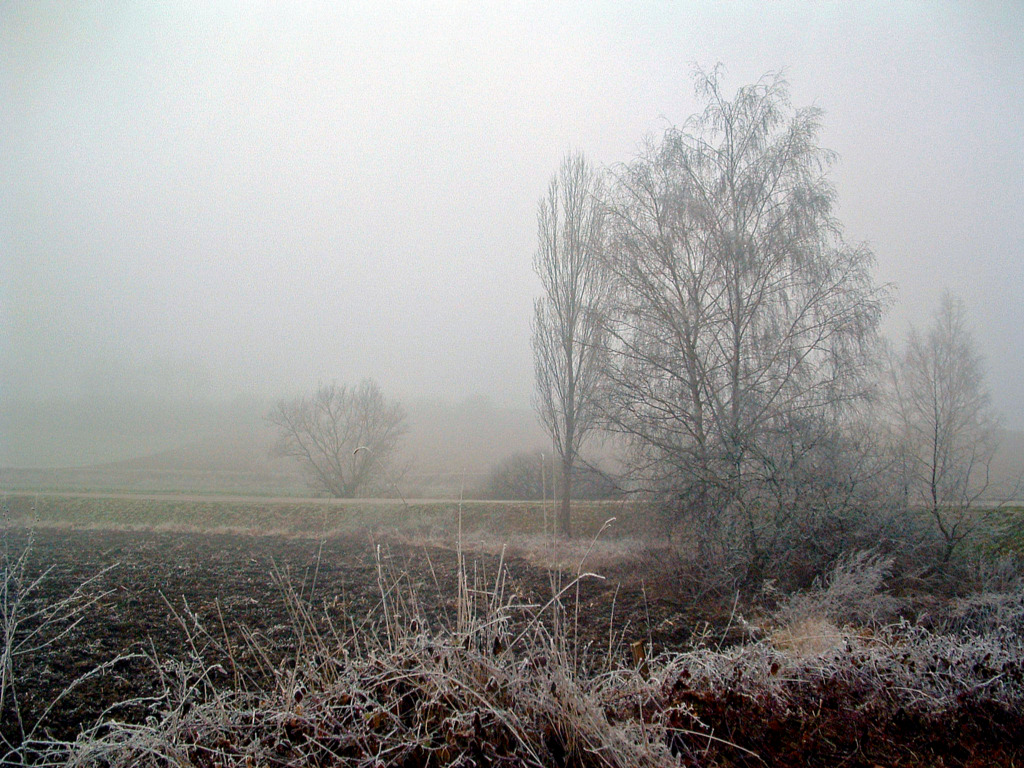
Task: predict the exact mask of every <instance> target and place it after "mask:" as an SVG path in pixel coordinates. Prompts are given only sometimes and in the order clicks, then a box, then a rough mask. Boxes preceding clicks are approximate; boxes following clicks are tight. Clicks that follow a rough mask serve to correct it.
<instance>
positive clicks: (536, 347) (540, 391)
mask: <svg viewBox="0 0 1024 768" xmlns="http://www.w3.org/2000/svg"><path fill="white" fill-rule="evenodd" d="M601 238H602V214H601V203H600V178H599V176H598V174H597V173H596V172H595V170H594V169H593V168H592V167H591V166H590V164H589V163H588V162H587V161H586V159H585V158H584V157H583V156H582V155H580V154H573V155H568V156H566V158H565V159H564V160H563V162H562V165H561V167H560V168H559V170H558V173H556V174H555V176H554V177H553V178H552V179H551V183H550V184H549V186H548V194H547V197H545V198H543V199H542V200H541V201H540V204H539V206H538V210H537V252H536V255H535V256H534V260H533V266H534V270H535V271H536V273H537V275H538V276H539V277H540V280H541V283H542V284H543V286H544V295H543V296H542V297H541V298H539V299H537V300H536V302H535V303H534V320H533V359H534V371H535V374H536V398H535V401H534V402H535V405H536V408H537V413H538V414H539V415H540V419H541V421H542V422H543V424H544V426H545V428H546V429H547V431H548V433H549V434H550V435H551V440H552V442H553V443H554V446H555V450H556V451H557V453H558V456H559V459H560V460H561V465H562V466H561V470H562V471H561V472H560V473H559V488H558V496H559V508H558V514H557V515H556V528H557V532H558V534H559V535H561V536H564V537H568V536H571V535H572V520H571V496H572V485H573V472H574V467H575V465H576V460H577V458H578V456H579V451H580V447H581V446H582V444H583V442H584V440H585V439H586V437H587V435H588V433H589V432H590V431H591V430H592V429H593V427H594V425H595V420H596V417H597V408H596V403H595V396H596V393H597V389H598V385H599V376H600V372H601V365H600V355H601V350H602V348H603V343H602V340H601V333H602V330H601V329H602V320H601V313H602V311H603V304H604V301H605V300H606V298H607V285H608V281H607V279H606V275H605V273H604V271H603V270H602V269H601V265H600V263H599V258H598V256H599V254H598V251H599V249H600V246H601Z"/></svg>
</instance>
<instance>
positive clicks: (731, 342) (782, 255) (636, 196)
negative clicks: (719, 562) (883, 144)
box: [604, 70, 885, 556]
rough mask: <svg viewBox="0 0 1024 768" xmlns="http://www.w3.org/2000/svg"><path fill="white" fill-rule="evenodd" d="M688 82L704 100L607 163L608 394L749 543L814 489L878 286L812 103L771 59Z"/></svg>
mask: <svg viewBox="0 0 1024 768" xmlns="http://www.w3.org/2000/svg"><path fill="white" fill-rule="evenodd" d="M696 86H697V87H696V91H697V95H698V97H699V98H700V99H701V100H702V101H703V103H704V109H703V111H702V112H701V113H699V114H697V115H695V116H694V117H692V118H691V119H690V120H688V121H687V122H686V123H685V124H684V125H683V127H682V128H670V129H668V130H667V131H666V132H665V134H664V135H663V136H662V137H661V140H660V141H658V142H655V141H651V142H648V145H647V146H646V148H645V149H644V151H643V152H642V154H641V155H640V156H639V157H638V158H637V159H636V160H635V161H634V162H632V163H630V164H628V165H625V166H622V167H620V168H618V169H617V170H616V172H615V177H616V179H615V183H614V186H613V188H612V194H611V196H610V201H609V207H608V220H607V226H608V230H609V237H608V247H607V248H606V251H605V259H604V263H605V265H606V266H607V268H608V270H609V271H610V272H611V273H612V274H613V275H614V281H615V290H614V296H615V302H614V311H613V312H612V313H611V314H610V318H611V320H610V322H609V325H608V332H609V334H610V338H611V341H610V344H609V346H610V350H611V353H612V354H611V355H610V358H609V359H610V363H611V364H610V365H609V368H608V377H609V385H608V389H607V392H608V400H607V406H606V407H607V414H608V417H609V418H610V420H611V422H612V424H613V425H614V427H615V428H616V429H618V430H619V431H621V432H622V433H624V434H625V435H626V436H627V437H628V439H629V441H630V444H631V449H632V459H633V464H634V467H635V469H636V470H637V472H638V474H639V475H641V476H642V477H643V478H645V480H646V482H647V483H649V484H650V486H651V487H653V488H656V489H660V490H666V491H670V492H671V495H672V497H673V498H675V499H676V500H677V503H678V505H679V511H680V512H681V513H690V514H693V515H696V516H698V517H699V527H700V529H701V530H704V531H705V532H707V533H709V535H710V534H711V533H713V532H715V531H718V534H717V536H718V539H717V540H718V541H720V542H722V543H723V546H725V547H739V546H742V544H743V543H745V544H746V547H747V549H748V550H749V554H751V555H754V556H760V555H763V554H764V552H765V548H764V546H763V545H764V543H765V541H766V538H770V537H771V536H774V535H775V534H776V533H777V532H778V530H779V529H780V526H781V524H782V523H784V522H786V521H787V520H788V519H789V518H790V517H791V516H792V515H793V514H794V510H795V509H797V508H798V507H797V506H794V505H795V504H797V503H800V504H803V505H805V507H806V508H811V507H812V506H813V505H815V504H818V505H820V504H824V503H825V502H824V501H820V499H821V497H822V493H824V492H825V491H826V489H827V483H826V482H824V478H823V481H822V482H821V483H817V484H814V482H813V481H814V478H815V477H816V475H817V473H816V472H813V471H810V467H813V466H820V467H822V468H824V469H829V468H830V466H831V465H832V464H833V462H831V461H830V460H827V459H826V458H823V454H824V452H825V451H832V450H835V449H836V448H837V446H839V445H840V444H841V435H842V422H843V420H844V419H846V418H847V417H848V415H849V414H850V413H851V409H853V410H855V409H854V406H855V405H856V404H857V403H858V402H859V401H861V400H862V399H863V398H864V397H865V396H866V395H867V394H868V391H869V388H870V385H869V377H867V376H866V375H865V372H866V370H867V366H868V365H869V362H870V359H871V349H872V346H873V341H874V339H875V336H876V331H877V327H878V324H879V321H880V317H881V314H882V310H883V305H884V298H885V295H884V291H881V290H879V289H878V288H876V286H875V285H874V284H873V282H872V278H871V266H872V263H873V257H872V254H871V253H870V252H869V251H868V250H867V249H866V248H864V247H857V246H851V245H848V244H847V243H846V242H845V241H844V240H843V237H842V232H841V228H840V225H839V223H838V222H837V221H836V219H835V218H834V215H833V201H834V198H835V193H834V190H833V188H832V186H831V184H830V183H829V181H828V179H827V169H828V166H829V165H830V163H831V162H832V160H833V156H832V154H831V153H830V152H828V151H827V150H825V149H822V148H821V147H820V146H819V143H818V138H819V133H820V129H821V128H820V118H821V113H820V112H819V110H817V109H814V108H805V109H794V108H793V107H792V106H791V104H790V100H789V91H788V86H787V84H786V82H785V80H784V79H783V78H782V77H781V76H777V75H766V76H765V77H764V78H762V79H761V80H760V81H758V82H757V83H755V84H753V85H750V86H747V87H744V88H741V89H740V90H739V91H738V92H737V93H736V94H735V96H734V97H733V98H731V99H729V98H727V97H726V95H725V94H724V93H723V90H722V86H721V84H720V77H719V72H718V71H717V70H715V71H712V72H698V73H697V75H696ZM830 476H831V475H830ZM812 495H814V496H815V497H816V499H817V500H814V501H812V500H811V499H810V498H809V497H810V496H812ZM726 524H727V525H728V526H730V529H729V530H720V531H719V530H718V529H719V528H720V527H721V526H722V525H726Z"/></svg>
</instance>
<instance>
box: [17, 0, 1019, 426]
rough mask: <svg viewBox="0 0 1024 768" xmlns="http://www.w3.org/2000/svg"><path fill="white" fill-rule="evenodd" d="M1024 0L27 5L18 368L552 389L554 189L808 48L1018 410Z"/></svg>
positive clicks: (197, 392) (879, 231)
mask: <svg viewBox="0 0 1024 768" xmlns="http://www.w3.org/2000/svg"><path fill="white" fill-rule="evenodd" d="M1022 8H1024V5H1021V4H1018V3H1015V2H1007V3H1005V4H998V3H984V2H962V3H961V2H957V3H952V2H951V3H935V2H933V3H909V2H908V3H891V2H878V3H872V2H866V3H865V2H857V3H837V4H832V3H786V2H766V3H739V2H737V3H686V2H646V3H636V2H630V3H595V2H585V3H582V2H581V3H571V4H570V3H564V4H560V3H552V2H543V3H536V4H525V3H512V2H500V3H481V2H465V3H422V4H421V3H406V2H400V3H398V2H396V3H393V4H387V3H381V2H372V3H371V2H367V3H354V2H353V3H323V4H319V3H318V4H315V5H313V4H310V5H304V4H301V3H292V2H288V3H280V4H272V3H252V2H238V3H220V2H209V1H204V2H200V3H195V4H189V3H173V4H157V3H96V4H90V3H81V4H72V3H52V4H51V3H45V2H26V3H17V4H15V3H4V4H3V5H2V6H0V30H2V32H0V89H2V90H0V312H2V315H0V321H2V324H0V355H2V357H0V361H2V362H0V366H2V367H0V376H2V381H0V386H2V391H3V395H4V396H5V397H7V398H8V399H9V400H11V401H13V400H16V399H20V398H24V397H36V398H39V397H44V398H51V397H52V398H70V399H77V398H82V397H88V396H93V395H96V394H98V393H126V394H157V395H160V394H171V395H175V396H197V397H229V398H230V397H236V396H239V395H256V396H260V397H272V396H276V395H279V394H289V393H294V392H298V391H301V390H305V389H308V388H310V387H312V386H313V385H315V384H316V382H317V381H319V380H331V379H337V380H340V381H353V380H356V379H359V378H361V377H363V376H373V377H375V378H377V379H378V380H379V381H380V382H381V384H382V385H383V386H384V388H385V389H386V390H388V391H390V392H393V393H395V394H397V395H400V396H403V397H407V398H408V397H413V396H417V395H426V396H430V397H439V398H446V399H450V400H459V399H461V398H464V397H467V396H471V395H474V394H480V393H487V394H488V395H489V396H490V397H491V398H492V399H493V401H494V402H496V403H499V404H507V405H513V406H523V407H526V406H528V404H529V402H530V393H531V388H532V363H531V354H530V341H529V338H530V333H529V324H530V316H531V311H532V299H533V297H534V296H535V295H536V294H537V292H538V283H537V281H536V279H535V277H534V275H533V273H532V271H531V258H532V254H533V252H534V248H535V239H536V205H537V200H538V198H539V197H540V196H541V195H542V194H543V193H544V190H545V187H546V184H547V181H548V179H549V177H550V176H551V174H552V173H553V172H554V171H555V170H556V168H557V166H558V164H559V161H560V159H561V157H562V155H563V154H564V153H565V152H566V151H567V150H570V149H579V150H582V151H584V152H585V153H587V154H588V155H589V156H590V158H591V159H592V160H593V161H594V162H595V163H597V164H599V165H607V164H613V163H616V162H621V161H626V160H629V159H630V158H631V157H633V156H634V154H635V153H636V151H637V148H638V145H639V143H640V142H641V140H642V139H643V138H644V136H645V135H657V134H659V133H660V132H661V131H663V130H664V128H665V127H666V126H668V125H672V124H680V123H682V122H683V121H684V120H685V119H686V118H687V117H688V116H689V115H690V114H691V113H692V112H693V111H694V110H695V109H696V106H697V105H696V101H695V99H694V97H693V89H692V84H691V82H692V81H691V77H690V72H691V69H692V65H693V63H694V62H696V63H698V64H700V65H703V66H707V67H710V66H713V65H714V64H715V63H716V62H719V61H720V62H722V63H723V64H724V65H725V70H726V78H725V82H726V87H727V89H728V90H729V91H733V90H735V88H737V87H739V86H741V85H744V84H747V83H750V82H752V81H754V80H756V79H757V78H758V77H759V76H760V75H761V74H763V73H764V72H766V71H768V70H775V69H779V68H783V67H784V68H785V69H786V72H787V77H788V79H789V82H790V83H791V87H792V97H793V101H794V103H795V104H796V105H798V106H803V105H809V104H814V105H817V106H819V107H821V108H822V109H823V110H824V112H825V118H824V122H825V131H824V135H823V143H824V144H825V145H826V146H827V147H829V148H830V149H833V150H835V151H836V152H838V153H839V155H840V158H841V161H840V163H839V165H837V166H836V168H835V169H834V171H833V179H834V182H835V185H836V187H837V190H838V194H839V211H838V212H839V215H840V218H841V219H842V221H843V222H844V224H845V227H846V235H847V238H848V239H849V240H851V241H854V242H858V241H867V242H868V243H869V244H870V246H871V247H872V249H873V250H874V252H875V254H876V256H877V261H878V265H877V276H878V279H879V281H880V282H888V281H892V282H894V283H896V284H898V288H899V291H898V294H897V295H898V300H899V303H898V305H897V306H896V307H895V308H894V310H893V312H892V314H891V317H890V318H889V320H888V321H887V326H886V327H887V329H888V330H889V332H890V333H891V334H892V335H894V336H896V337H898V335H899V334H900V333H902V331H903V329H904V328H905V325H906V323H907V322H908V320H912V319H915V318H916V319H917V320H918V321H919V322H921V323H922V324H923V323H924V322H926V321H927V317H926V315H927V313H929V312H931V310H932V309H933V307H934V306H935V305H936V302H937V300H938V297H939V295H940V293H941V291H942V289H943V288H944V287H949V288H951V289H952V290H953V291H955V292H956V293H958V294H959V295H960V296H961V297H962V298H963V299H964V300H965V301H966V303H967V305H968V307H969V310H970V315H971V318H972V321H973V323H974V326H975V329H976V335H977V338H978V340H979V343H980V346H981V348H982V350H983V352H984V354H985V355H986V359H987V367H988V371H989V380H990V384H991V388H992V391H993V394H994V399H995V403H996V405H997V407H998V409H999V410H1000V411H1001V412H1002V414H1003V416H1004V418H1005V421H1006V422H1007V424H1009V425H1010V426H1016V427H1024V405H1022V404H1024V355H1022V350H1024V322H1022V311H1021V308H1022V306H1024V248H1022V246H1024V138H1022V137H1024V11H1022V10H1021V9H1022Z"/></svg>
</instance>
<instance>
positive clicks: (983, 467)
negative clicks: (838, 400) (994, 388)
mask: <svg viewBox="0 0 1024 768" xmlns="http://www.w3.org/2000/svg"><path fill="white" fill-rule="evenodd" d="M895 381H896V394H897V415H898V422H899V427H900V433H899V434H900V458H901V459H902V466H903V474H904V481H905V483H906V489H907V495H908V499H907V500H908V503H910V504H911V505H916V506H922V507H924V508H925V509H927V510H928V512H929V513H930V514H931V516H932V518H933V519H934V521H935V524H936V526H937V527H938V529H939V532H940V533H941V534H942V537H943V540H944V542H945V553H944V559H945V560H949V558H950V557H951V556H952V554H953V552H954V551H955V550H956V548H957V546H958V545H959V544H960V542H961V541H963V540H964V538H966V537H967V536H968V535H969V534H970V532H971V531H972V530H973V528H974V527H975V525H976V524H977V523H978V522H979V519H980V517H979V514H978V512H977V511H976V510H975V511H973V512H972V506H974V505H975V503H976V502H978V501H979V500H980V499H981V498H982V496H983V495H984V494H985V493H986V492H987V491H989V490H990V486H991V476H990V473H989V469H990V466H991V464H992V458H993V456H994V455H995V452H996V449H997V447H998V440H997V436H998V431H997V424H996V421H995V418H994V417H993V414H992V412H991V409H990V405H989V395H988V390H987V388H986V387H985V375H984V370H983V367H982V361H981V356H980V355H979V354H978V351H977V349H976V347H975V343H974V339H973V337H972V336H971V332H970V329H969V328H968V325H967V312H966V309H965V307H964V304H963V302H962V301H960V300H959V299H957V298H955V297H953V296H952V295H951V294H950V293H949V292H948V291H947V292H946V293H944V294H943V296H942V300H941V303H940V304H939V308H938V310H937V311H936V312H935V315H934V317H933V318H932V323H931V325H930V326H929V327H928V329H927V330H926V331H924V332H923V333H922V332H920V331H918V330H917V329H916V328H915V329H913V330H911V332H910V336H909V338H908V339H907V343H906V346H905V348H904V350H903V355H902V357H901V358H900V359H899V360H898V362H897V368H896V376H895Z"/></svg>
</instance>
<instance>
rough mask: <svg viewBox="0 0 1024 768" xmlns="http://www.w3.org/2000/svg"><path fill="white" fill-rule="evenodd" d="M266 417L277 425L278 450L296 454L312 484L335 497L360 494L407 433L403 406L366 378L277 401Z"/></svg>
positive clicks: (381, 472) (378, 475) (385, 467)
mask: <svg viewBox="0 0 1024 768" xmlns="http://www.w3.org/2000/svg"><path fill="white" fill-rule="evenodd" d="M267 418H268V420H269V421H270V422H271V423H272V424H273V425H274V426H276V427H277V428H278V432H279V439H278V442H277V446H276V450H277V452H278V453H279V454H280V455H282V456H291V457H293V458H295V459H298V461H299V462H300V463H301V465H302V467H303V469H305V470H306V472H307V473H308V474H309V476H310V479H311V482H312V484H313V486H314V487H315V488H316V489H317V490H319V491H321V492H324V493H327V494H329V495H330V496H334V497H337V498H354V497H356V496H358V495H360V494H365V493H366V492H367V490H368V488H369V487H370V486H371V485H372V484H373V483H374V482H376V481H378V480H379V479H380V478H382V477H383V476H384V475H385V474H386V473H387V471H388V467H389V464H390V462H391V460H392V459H393V457H394V454H395V452H396V450H397V448H398V445H399V441H400V440H401V438H402V436H403V435H404V434H405V432H406V426H405V411H404V410H403V409H402V406H401V405H399V404H398V403H395V402H391V401H389V400H388V399H387V398H385V397H384V395H383V394H382V393H381V391H380V388H379V387H378V386H377V384H376V383H375V382H374V381H372V380H370V379H364V380H363V381H361V382H360V383H359V384H358V385H357V386H354V387H350V386H347V385H344V384H342V385H338V384H326V385H321V386H320V387H319V388H318V389H317V390H316V392H314V393H313V394H312V395H310V396H303V397H298V398H295V399H294V400H281V401H279V402H278V403H277V405H276V406H275V407H274V409H273V410H272V411H271V412H270V414H269V416H268V417H267Z"/></svg>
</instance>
